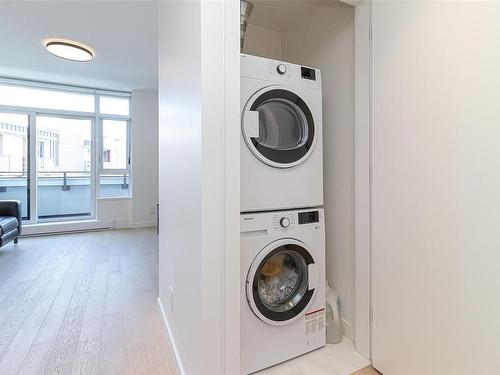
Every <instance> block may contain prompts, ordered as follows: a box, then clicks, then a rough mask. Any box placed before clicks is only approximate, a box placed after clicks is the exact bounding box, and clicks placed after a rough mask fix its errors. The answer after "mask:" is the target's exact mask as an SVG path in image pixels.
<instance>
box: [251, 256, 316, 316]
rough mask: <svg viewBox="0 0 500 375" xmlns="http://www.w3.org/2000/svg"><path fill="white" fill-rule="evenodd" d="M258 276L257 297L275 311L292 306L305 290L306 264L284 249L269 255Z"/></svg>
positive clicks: (299, 257) (284, 309) (281, 310)
mask: <svg viewBox="0 0 500 375" xmlns="http://www.w3.org/2000/svg"><path fill="white" fill-rule="evenodd" d="M258 277H259V279H258V293H259V298H260V300H261V302H262V303H263V304H264V305H265V306H266V307H267V308H268V309H270V310H272V311H275V312H283V311H286V310H289V309H291V308H293V307H294V306H295V305H296V304H297V303H298V302H299V301H300V300H301V299H302V297H303V296H304V293H305V291H306V290H307V264H306V262H305V261H304V259H303V257H301V256H300V255H298V254H295V253H293V252H286V251H284V252H280V253H278V254H275V255H273V256H272V257H270V258H269V259H268V260H267V261H266V263H265V264H264V265H263V266H262V268H261V270H260V274H259V275H258Z"/></svg>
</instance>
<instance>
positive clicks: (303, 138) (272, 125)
mask: <svg viewBox="0 0 500 375" xmlns="http://www.w3.org/2000/svg"><path fill="white" fill-rule="evenodd" d="M249 111H251V112H256V113H257V114H258V125H256V126H257V127H258V134H248V133H247V132H246V131H245V129H246V124H244V123H243V133H244V137H245V142H246V143H247V145H248V147H249V148H250V150H251V151H252V153H253V154H254V155H255V156H256V157H257V158H258V159H260V160H261V161H263V162H264V163H266V164H268V165H271V166H274V167H280V168H289V167H293V166H295V165H297V164H299V163H301V162H302V161H303V160H305V159H306V158H307V157H308V156H309V154H310V151H312V148H313V146H314V133H315V132H314V120H313V117H312V114H311V111H310V109H309V107H308V106H307V105H306V103H305V102H304V101H303V100H302V99H301V98H300V97H299V96H298V95H296V94H294V93H292V92H291V91H288V90H284V89H272V90H268V91H265V92H264V93H262V94H261V95H259V96H258V97H257V98H256V99H255V100H254V101H253V103H252V104H251V106H250V108H249ZM244 121H245V119H243V122H244Z"/></svg>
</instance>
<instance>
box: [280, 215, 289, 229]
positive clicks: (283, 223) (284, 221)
mask: <svg viewBox="0 0 500 375" xmlns="http://www.w3.org/2000/svg"><path fill="white" fill-rule="evenodd" d="M280 225H281V226H282V227H283V228H286V227H288V226H289V225H290V219H289V218H287V217H282V218H281V220H280Z"/></svg>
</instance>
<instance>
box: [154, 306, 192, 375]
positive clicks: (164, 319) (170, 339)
mask: <svg viewBox="0 0 500 375" xmlns="http://www.w3.org/2000/svg"><path fill="white" fill-rule="evenodd" d="M156 301H157V305H158V313H159V314H160V320H161V323H162V325H163V328H164V330H165V334H166V336H167V337H166V338H167V343H168V345H169V346H170V349H171V350H172V351H173V352H174V355H175V365H176V367H177V370H178V371H179V374H181V375H185V374H186V373H185V372H184V367H183V366H182V361H181V357H180V356H179V352H178V350H177V346H176V345H175V340H174V337H173V335H172V331H171V329H170V326H169V325H168V321H167V316H166V315H165V310H164V309H163V304H162V303H161V300H160V297H157V298H156Z"/></svg>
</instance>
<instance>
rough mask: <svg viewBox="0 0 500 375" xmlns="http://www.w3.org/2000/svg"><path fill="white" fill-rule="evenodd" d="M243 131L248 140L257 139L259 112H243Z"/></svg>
mask: <svg viewBox="0 0 500 375" xmlns="http://www.w3.org/2000/svg"><path fill="white" fill-rule="evenodd" d="M243 129H244V130H245V136H247V137H248V138H259V112H258V111H245V113H244V114H243Z"/></svg>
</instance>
